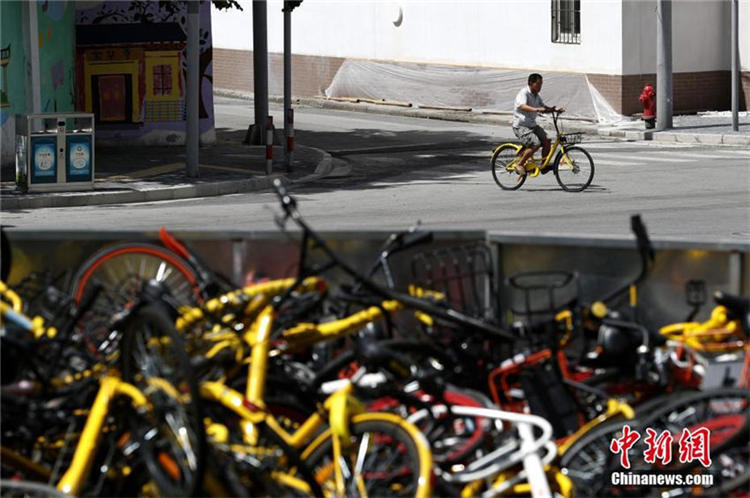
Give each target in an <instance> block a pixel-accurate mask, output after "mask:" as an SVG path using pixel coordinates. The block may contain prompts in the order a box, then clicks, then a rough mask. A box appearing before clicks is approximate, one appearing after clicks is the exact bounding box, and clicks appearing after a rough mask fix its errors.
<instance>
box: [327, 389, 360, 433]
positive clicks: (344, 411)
mask: <svg viewBox="0 0 750 498" xmlns="http://www.w3.org/2000/svg"><path fill="white" fill-rule="evenodd" d="M364 411H365V409H364V406H362V404H361V403H360V402H359V401H358V400H357V399H356V398H354V397H352V396H350V395H349V393H348V392H346V390H341V391H338V392H335V393H333V394H332V395H331V398H330V405H329V417H328V419H329V424H330V426H331V433H332V435H333V436H334V437H337V438H340V440H341V441H342V442H344V444H346V442H347V441H349V440H351V436H352V435H351V431H350V430H349V420H350V419H351V417H352V415H356V414H359V413H363V412H364Z"/></svg>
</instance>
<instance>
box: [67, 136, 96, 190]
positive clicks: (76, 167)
mask: <svg viewBox="0 0 750 498" xmlns="http://www.w3.org/2000/svg"><path fill="white" fill-rule="evenodd" d="M66 148H67V154H66V159H67V165H66V166H67V168H66V174H67V181H69V182H90V181H91V177H92V174H93V173H92V162H93V161H92V159H93V157H92V153H91V136H90V135H86V136H67V137H66Z"/></svg>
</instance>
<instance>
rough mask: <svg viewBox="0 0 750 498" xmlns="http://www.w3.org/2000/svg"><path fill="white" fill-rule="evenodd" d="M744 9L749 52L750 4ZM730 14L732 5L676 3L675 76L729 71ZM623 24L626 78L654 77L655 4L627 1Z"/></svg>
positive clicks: (695, 0) (701, 0)
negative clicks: (643, 74) (629, 76)
mask: <svg viewBox="0 0 750 498" xmlns="http://www.w3.org/2000/svg"><path fill="white" fill-rule="evenodd" d="M740 4H741V12H740V36H741V41H740V50H741V51H742V46H743V45H744V47H745V50H744V51H745V52H746V53H747V52H748V51H750V46H748V45H750V33H749V32H748V31H749V30H750V0H740ZM742 11H744V15H743V12H742ZM730 15H731V11H730V2H729V0H673V1H672V68H673V71H674V72H678V73H683V72H699V71H719V70H729V69H730V68H731V59H730V56H731V55H730V48H729V47H730V37H731V31H730V29H731V22H730V21H731V17H730ZM623 20H624V24H623V70H624V71H623V74H642V73H655V72H656V0H623ZM748 55H750V54H748ZM745 59H747V57H746V58H745ZM747 62H748V61H747V60H746V61H745V65H747Z"/></svg>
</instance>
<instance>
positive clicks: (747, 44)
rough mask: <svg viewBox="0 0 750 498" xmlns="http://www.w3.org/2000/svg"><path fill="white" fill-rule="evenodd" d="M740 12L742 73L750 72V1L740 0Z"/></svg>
mask: <svg viewBox="0 0 750 498" xmlns="http://www.w3.org/2000/svg"><path fill="white" fill-rule="evenodd" d="M738 10H739V15H738V17H739V20H740V29H739V31H740V33H739V45H740V68H741V70H742V71H750V0H740V1H739V9H738ZM730 64H731V59H730Z"/></svg>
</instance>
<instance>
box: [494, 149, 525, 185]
mask: <svg viewBox="0 0 750 498" xmlns="http://www.w3.org/2000/svg"><path fill="white" fill-rule="evenodd" d="M520 150H521V149H520V147H519V146H518V145H513V144H503V145H501V146H500V147H498V148H497V149H495V152H493V153H492V159H491V160H490V162H491V164H492V178H494V179H495V183H497V185H498V186H499V187H500V188H501V189H503V190H517V189H519V188H521V185H523V184H524V182H525V181H526V176H527V175H523V177H521V179H520V180H519V179H518V173H516V168H515V166H514V160H515V159H516V156H517V155H518V152H519V151H520Z"/></svg>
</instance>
